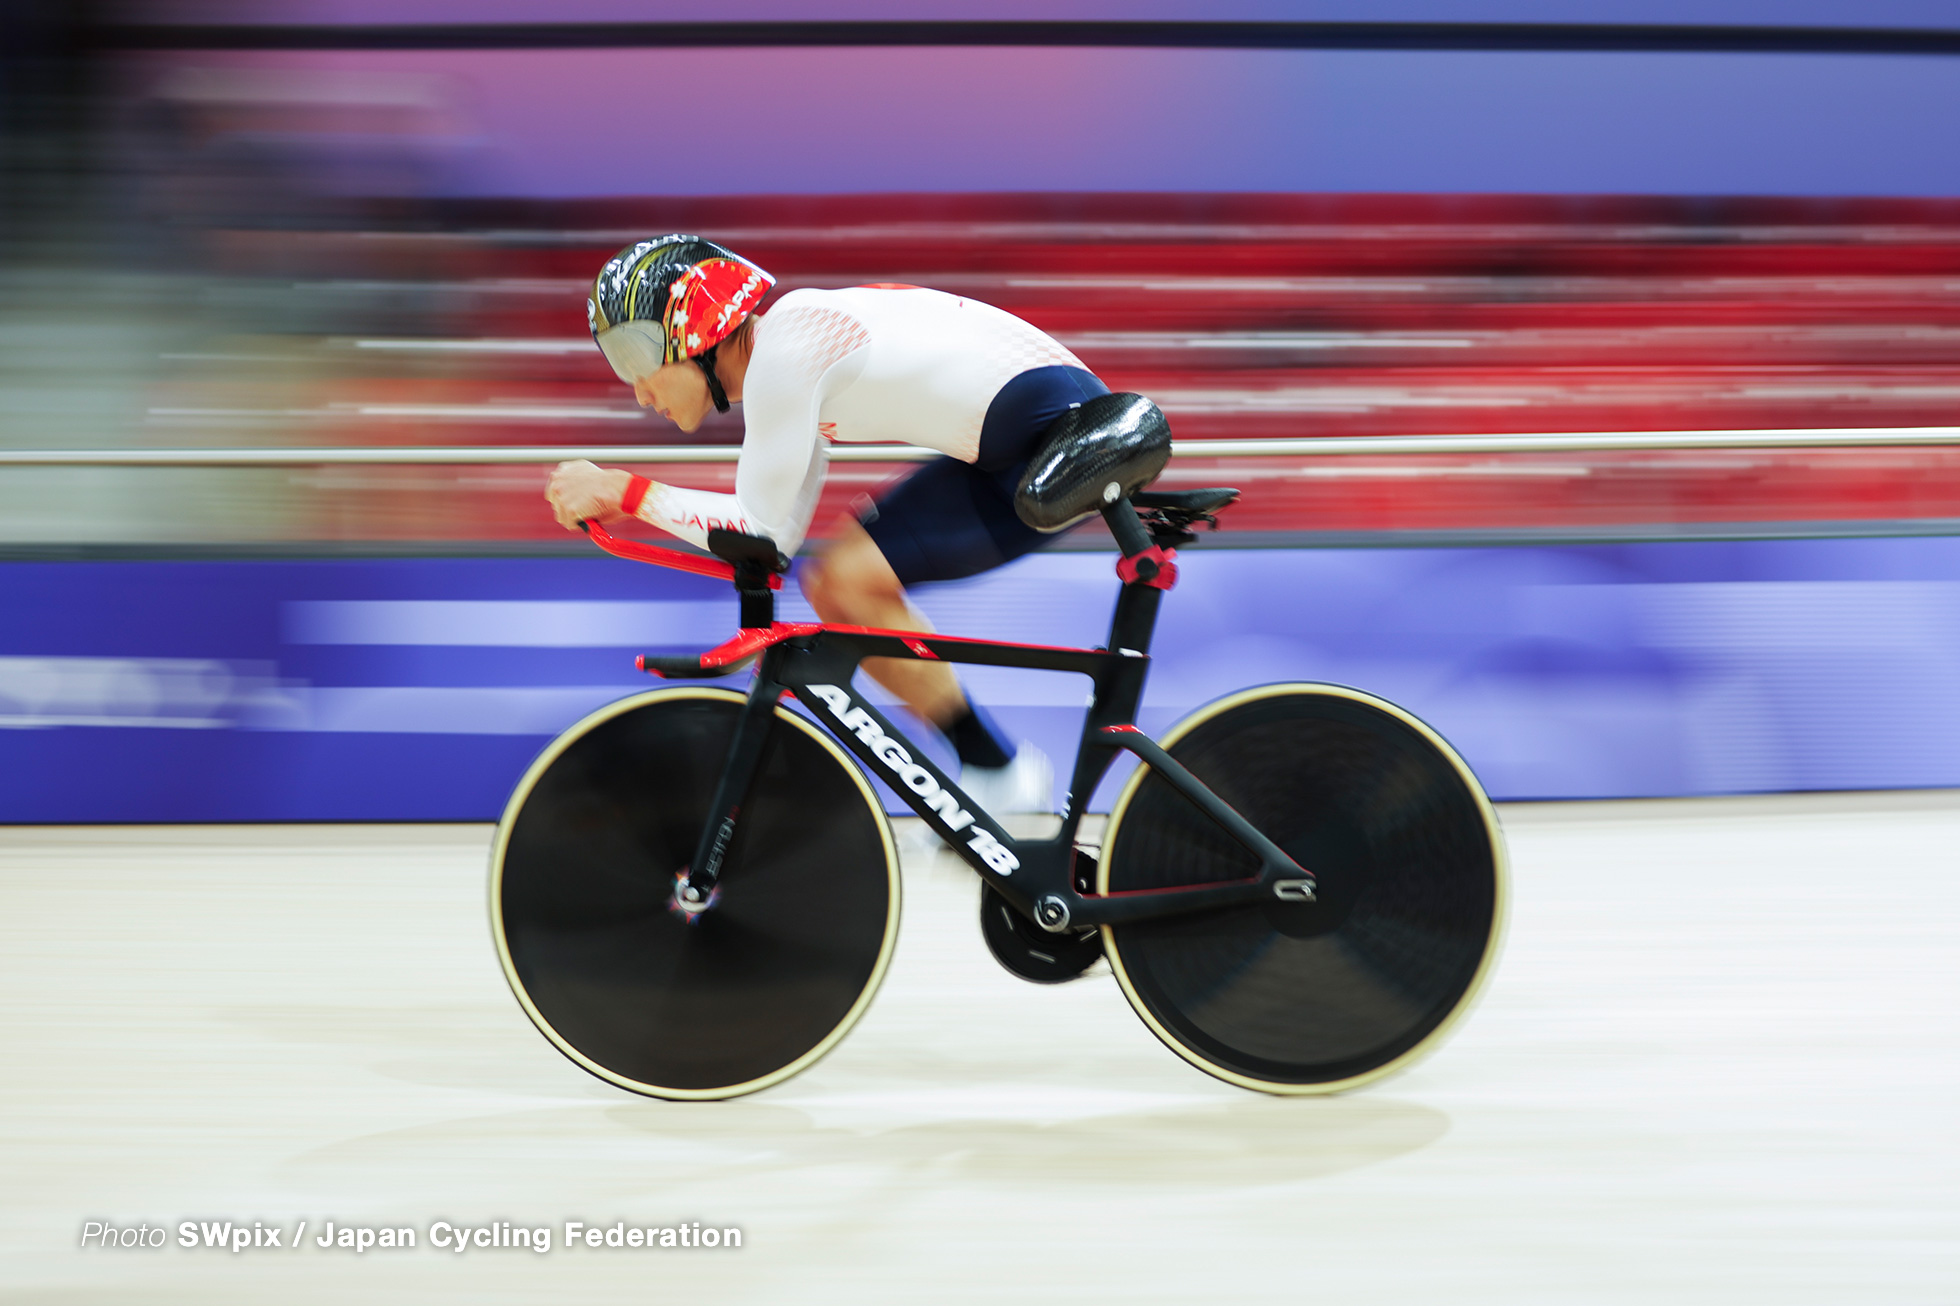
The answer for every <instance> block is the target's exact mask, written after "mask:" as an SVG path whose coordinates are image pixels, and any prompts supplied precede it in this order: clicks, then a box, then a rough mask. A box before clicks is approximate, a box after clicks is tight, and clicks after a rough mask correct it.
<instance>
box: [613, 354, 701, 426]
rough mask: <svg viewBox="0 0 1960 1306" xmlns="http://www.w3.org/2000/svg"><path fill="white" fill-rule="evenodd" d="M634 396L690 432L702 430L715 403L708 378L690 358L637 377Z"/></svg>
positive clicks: (647, 406)
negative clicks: (703, 423) (709, 390)
mask: <svg viewBox="0 0 1960 1306" xmlns="http://www.w3.org/2000/svg"><path fill="white" fill-rule="evenodd" d="M633 397H634V398H635V399H637V400H639V401H640V407H642V408H651V409H653V411H655V412H656V413H659V414H660V415H661V416H662V417H664V418H666V419H667V420H668V421H670V422H672V423H673V424H674V425H675V426H678V427H680V428H681V430H682V431H683V432H688V433H692V432H694V431H695V430H698V429H699V428H700V426H701V423H702V422H703V421H704V420H706V419H707V416H708V413H709V411H710V410H711V409H713V408H714V406H715V401H714V398H713V396H711V395H710V394H709V393H708V378H707V377H705V376H702V375H701V369H700V368H699V367H697V366H696V365H695V364H694V363H692V362H689V361H686V360H683V361H681V362H678V363H666V364H663V365H662V366H661V368H660V370H658V371H656V372H651V373H648V374H647V375H644V376H638V377H635V378H633Z"/></svg>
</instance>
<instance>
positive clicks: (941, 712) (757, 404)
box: [546, 235, 1109, 812]
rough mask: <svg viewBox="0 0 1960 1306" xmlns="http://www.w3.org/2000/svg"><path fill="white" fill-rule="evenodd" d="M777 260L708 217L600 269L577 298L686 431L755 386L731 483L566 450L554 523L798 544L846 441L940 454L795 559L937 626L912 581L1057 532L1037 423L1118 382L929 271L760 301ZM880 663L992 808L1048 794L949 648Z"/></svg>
mask: <svg viewBox="0 0 1960 1306" xmlns="http://www.w3.org/2000/svg"><path fill="white" fill-rule="evenodd" d="M774 284H775V279H774V278H773V277H771V276H770V275H769V274H768V273H767V272H764V271H763V270H762V269H761V268H759V267H757V266H756V265H755V264H753V263H750V262H749V261H748V260H746V259H744V258H742V257H741V256H740V255H738V254H736V253H735V252H734V251H732V250H729V249H727V248H725V247H723V246H721V245H718V244H715V243H714V242H712V241H709V240H704V239H702V238H700V237H697V236H688V235H671V236H660V237H657V238H655V239H652V240H643V241H640V242H638V243H637V244H634V245H629V246H628V247H627V248H625V249H623V250H621V251H620V252H619V253H618V254H617V255H615V256H614V257H613V258H612V259H611V260H610V261H609V262H608V263H607V264H606V265H605V267H604V268H602V269H600V272H599V275H598V277H597V278H596V279H595V280H594V281H593V284H592V293H591V296H590V298H589V299H588V300H587V301H586V316H587V319H588V321H589V324H590V326H591V329H592V334H593V338H594V339H595V340H597V342H598V345H599V348H600V350H601V351H602V352H603V353H604V354H605V356H606V360H607V361H608V362H609V363H611V364H612V368H613V371H614V372H615V373H617V374H618V376H619V379H620V380H621V381H623V382H625V383H626V384H628V385H630V386H632V387H633V393H634V397H635V398H636V399H638V401H639V403H640V406H641V407H643V408H652V409H654V410H655V411H657V412H658V413H659V414H660V415H661V416H662V417H665V418H667V419H668V420H669V421H671V422H673V423H674V424H675V425H676V426H678V427H679V428H680V429H681V430H682V431H684V432H692V431H694V430H695V429H697V428H698V427H699V426H700V425H701V422H702V421H703V420H704V419H705V418H706V417H707V414H708V409H709V407H710V406H711V405H712V406H713V407H714V408H715V409H716V410H717V411H719V412H727V411H728V407H729V405H730V404H731V403H736V402H739V403H741V404H742V410H743V412H742V416H743V426H744V432H743V439H742V451H741V456H740V460H739V461H738V462H737V464H736V469H735V493H733V494H716V493H712V492H709V491H705V490H694V489H688V488H684V487H680V486H673V485H664V484H661V483H659V482H655V481H649V480H647V479H646V478H644V477H640V476H636V475H633V474H632V473H630V472H627V471H625V470H624V469H620V468H602V467H598V466H595V465H594V464H592V463H590V462H586V461H583V460H581V461H577V462H566V463H560V464H559V465H558V467H557V468H556V469H555V470H554V471H553V472H552V475H551V482H550V486H549V488H548V489H547V491H546V498H547V499H549V500H550V502H551V505H552V509H553V511H554V513H555V514H556V515H557V518H558V521H559V522H560V524H562V525H564V526H565V527H566V528H567V529H574V530H575V529H577V527H578V523H579V521H580V520H581V519H583V518H593V519H597V520H601V521H604V520H607V519H610V518H613V517H618V516H622V515H625V516H633V517H637V518H639V519H640V520H642V521H645V522H649V523H651V524H652V525H654V526H657V527H659V528H660V529H662V530H664V531H667V532H669V533H671V534H674V535H677V536H679V537H680V538H682V539H685V540H688V541H690V542H692V543H694V544H696V545H702V546H705V545H706V543H707V535H708V531H709V530H710V529H713V528H715V527H721V528H724V529H728V530H736V531H742V532H745V533H747V534H750V535H764V536H768V537H769V538H771V539H773V540H774V541H775V542H776V545H777V547H778V548H780V549H781V550H782V551H783V552H784V553H785V554H794V553H795V552H796V551H797V550H798V549H799V548H800V547H801V546H802V544H803V541H804V537H805V535H806V533H807V532H808V530H809V527H810V520H811V518H812V516H813V515H814V514H815V512H816V505H817V496H818V493H819V491H820V490H821V489H822V486H823V478H824V470H825V466H826V463H827V453H826V450H827V448H828V446H829V445H830V444H831V443H833V442H838V441H842V442H860V441H880V442H883V441H903V442H906V443H909V444H914V445H919V446H922V447H924V448H928V449H933V450H936V451H938V453H939V454H940V455H941V457H939V458H935V459H933V460H932V461H931V462H928V463H925V464H924V465H922V466H921V467H919V468H918V470H916V471H914V472H913V473H911V474H910V475H909V476H907V477H905V478H904V479H903V480H901V481H899V482H897V483H895V484H893V485H890V486H888V487H886V488H885V489H884V490H883V491H881V492H880V493H879V494H878V495H877V496H876V498H875V500H874V501H872V502H870V503H869V504H868V505H866V506H865V507H863V508H862V510H861V511H860V512H859V513H858V514H857V515H856V516H851V515H848V514H847V515H844V516H841V517H839V518H838V520H837V523H836V525H835V526H834V528H833V529H832V532H831V539H830V542H829V544H828V546H827V547H826V548H825V549H824V550H823V552H822V553H821V555H820V556H818V557H817V558H815V559H814V560H813V561H812V562H810V563H808V564H806V565H805V566H804V567H803V568H802V570H801V574H800V580H801V583H802V587H803V593H804V595H805V596H806V597H807V598H808V599H809V601H810V606H811V607H813V608H815V609H816V611H817V614H818V615H819V616H820V617H822V618H823V619H824V620H825V621H830V622H836V623H840V624H846V625H856V626H876V627H882V628H885V629H890V630H916V631H930V630H931V629H932V626H931V623H930V622H929V621H927V619H926V618H925V616H924V615H923V614H922V613H920V612H919V611H918V609H917V608H914V607H913V606H912V605H911V603H910V602H909V601H908V600H907V599H906V594H905V591H906V589H907V587H909V586H912V585H918V584H921V583H924V582H927V581H938V580H956V579H959V578H961V577H965V576H973V575H977V574H979V573H980V572H984V571H987V570H989V569H991V568H994V567H998V566H1000V565H1001V564H1002V563H1005V562H1009V561H1012V560H1013V559H1015V558H1018V557H1020V556H1021V555H1023V554H1025V553H1028V552H1030V551H1032V550H1034V549H1036V548H1039V547H1040V546H1041V545H1042V544H1044V543H1046V542H1047V541H1048V540H1049V539H1050V538H1052V537H1051V536H1049V535H1046V534H1043V533H1042V532H1040V531H1037V530H1035V529H1034V528H1033V527H1030V526H1028V525H1026V524H1025V523H1023V522H1022V521H1021V519H1020V517H1019V516H1017V515H1016V513H1015V511H1014V493H1015V490H1016V488H1017V486H1018V484H1019V482H1020V478H1021V475H1022V473H1023V472H1024V471H1025V470H1026V468H1027V465H1028V462H1029V460H1030V459H1031V458H1032V457H1033V455H1034V454H1035V452H1036V449H1037V446H1038V444H1039V441H1040V437H1041V435H1042V433H1043V432H1044V430H1046V428H1047V427H1048V426H1049V424H1050V423H1051V422H1053V421H1054V420H1055V419H1056V418H1057V417H1059V416H1060V415H1061V414H1062V413H1064V412H1066V411H1067V410H1068V409H1070V408H1072V407H1076V406H1078V405H1080V404H1081V403H1083V402H1084V401H1086V400H1089V399H1092V398H1095V397H1096V396H1098V395H1105V394H1108V393H1109V388H1108V387H1107V386H1105V385H1104V384H1103V383H1102V382H1101V381H1099V380H1097V379H1096V377H1095V376H1094V375H1093V374H1092V373H1091V372H1090V371H1089V370H1088V369H1087V368H1085V367H1083V366H1082V363H1081V360H1079V359H1078V358H1076V356H1075V355H1074V354H1072V353H1070V352H1069V351H1068V350H1067V349H1065V348H1063V347H1062V346H1061V345H1060V344H1058V343H1057V342H1056V341H1054V340H1053V339H1051V338H1049V337H1048V336H1047V335H1044V334H1043V333H1042V332H1040V331H1038V330H1036V329H1035V328H1034V327H1032V326H1030V325H1029V324H1027V323H1026V322H1023V321H1022V320H1021V319H1019V318H1017V317H1015V316H1013V315H1012V314H1010V313H1007V312H1004V311H1002V310H1001V309H998V308H994V307H992V306H990V305H987V304H983V303H980V302H979V301H977V300H972V299H965V298H962V297H959V296H956V295H950V294H945V293H942V292H940V291H937V290H927V289H924V288H922V287H918V286H903V285H872V286H856V287H852V288H850V289H845V290H807V289H806V290H795V291H791V292H790V293H788V294H786V295H784V296H783V297H782V298H781V299H780V300H778V301H777V302H776V303H775V305H773V306H772V307H771V309H770V311H769V312H768V313H767V314H766V315H765V314H762V313H759V312H757V306H758V304H759V303H760V302H761V300H762V298H763V296H764V295H765V294H767V293H768V291H769V288H770V287H771V286H772V285H774ZM864 668H865V671H866V672H867V673H869V674H870V675H871V676H872V678H873V679H875V680H877V681H878V683H880V684H881V685H883V686H885V688H887V689H889V690H890V691H891V692H892V693H893V694H895V695H897V696H898V697H899V698H900V699H902V700H903V701H904V702H905V704H906V705H907V706H908V707H910V708H911V709H912V710H913V711H914V712H915V713H917V714H918V715H919V716H920V717H921V718H923V719H924V720H926V721H928V722H930V723H931V724H932V725H933V726H934V727H936V728H937V729H938V730H939V731H940V732H941V733H942V734H943V735H944V736H945V737H946V739H947V741H948V742H949V743H950V744H951V745H952V747H953V750H954V751H955V752H956V753H957V754H958V755H959V759H960V763H961V775H960V784H961V787H962V788H964V789H966V790H968V792H970V793H971V794H972V795H973V796H974V797H975V798H976V799H978V800H979V801H980V802H981V803H982V804H983V805H985V806H987V807H990V808H992V809H994V810H995V811H1003V812H1005V811H1046V810H1048V809H1049V807H1050V805H1051V801H1052V792H1051V790H1052V783H1053V776H1052V768H1051V766H1050V763H1049V761H1048V759H1047V757H1045V756H1044V755H1043V754H1042V753H1041V751H1040V750H1039V749H1037V748H1035V747H1034V746H1033V745H1031V744H1026V743H1023V744H1021V745H1019V746H1018V747H1016V746H1015V744H1014V743H1013V742H1012V741H1011V740H1010V739H1008V738H1007V737H1006V736H1005V735H1003V734H1002V733H1001V731H1000V729H999V727H998V726H997V725H996V724H995V723H994V722H993V721H992V720H991V719H990V718H989V717H988V715H987V714H986V712H984V711H983V710H981V709H980V708H979V707H978V706H976V705H975V704H974V703H973V702H972V701H971V699H970V698H968V696H967V695H966V694H965V693H964V692H963V691H962V689H961V687H960V684H959V682H958V680H957V679H956V678H955V677H954V675H953V672H952V669H951V668H950V667H949V666H947V665H946V664H945V663H943V662H929V661H923V660H921V661H904V660H896V659H889V658H881V659H869V660H867V661H866V662H865V663H864Z"/></svg>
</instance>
